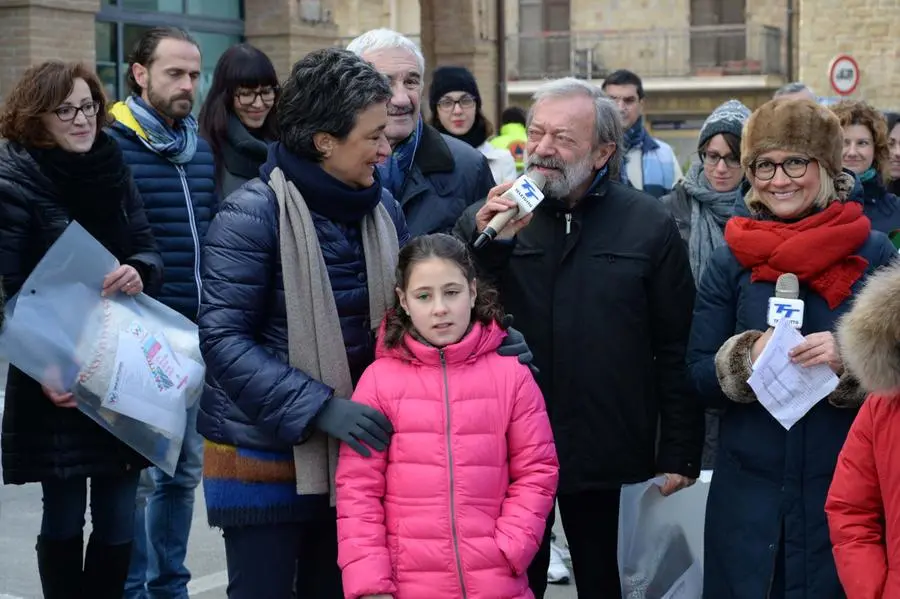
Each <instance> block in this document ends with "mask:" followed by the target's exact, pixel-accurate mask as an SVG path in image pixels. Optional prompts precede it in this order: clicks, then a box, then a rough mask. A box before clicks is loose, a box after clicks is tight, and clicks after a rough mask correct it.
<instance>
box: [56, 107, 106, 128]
mask: <svg viewBox="0 0 900 599" xmlns="http://www.w3.org/2000/svg"><path fill="white" fill-rule="evenodd" d="M99 110H100V102H87V103H85V104H82V105H81V106H69V105H67V106H60V107H59V108H57V109H56V110H54V111H53V114H55V115H56V118H58V119H59V120H61V121H62V122H64V123H66V122H69V121H74V120H75V117H77V116H78V113H79V112H80V113H82V114H84V116H86V117H87V118H92V117H95V116H97V112H98V111H99Z"/></svg>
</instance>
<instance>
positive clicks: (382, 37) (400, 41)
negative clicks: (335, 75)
mask: <svg viewBox="0 0 900 599" xmlns="http://www.w3.org/2000/svg"><path fill="white" fill-rule="evenodd" d="M347 49H348V50H350V51H351V52H353V53H354V54H356V55H357V56H362V55H363V54H365V53H366V52H374V51H376V50H393V49H400V50H406V51H407V52H409V53H411V54H412V55H413V56H415V57H416V62H417V63H418V64H419V74H420V75H422V77H425V57H424V56H423V55H422V50H420V49H419V46H418V45H416V43H415V42H414V41H412V40H411V39H409V38H408V37H406V36H405V35H403V34H401V33H397V32H396V31H394V30H393V29H371V30H369V31H366V32H365V33H363V34H362V35H360V36H359V37H357V38H356V39H354V40H353V41H352V42H350V43H349V44H347Z"/></svg>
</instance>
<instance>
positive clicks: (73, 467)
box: [0, 62, 162, 599]
mask: <svg viewBox="0 0 900 599" xmlns="http://www.w3.org/2000/svg"><path fill="white" fill-rule="evenodd" d="M105 123H106V98H105V97H104V94H103V86H102V84H101V83H100V80H99V79H98V78H97V76H96V75H95V74H94V73H93V71H91V70H90V69H88V68H87V67H85V66H84V65H80V64H65V63H62V62H46V63H43V64H41V65H37V66H34V67H32V68H30V69H28V70H27V71H26V72H25V74H24V75H23V76H22V79H21V80H20V81H19V83H18V84H17V85H16V86H15V87H14V88H13V89H12V91H11V92H10V94H9V96H8V97H7V100H6V104H5V105H4V106H3V108H2V111H0V138H4V139H3V141H0V280H2V285H3V291H5V292H6V295H7V296H12V295H14V294H15V293H17V292H18V291H19V290H20V289H21V287H22V284H23V283H24V282H25V280H26V279H27V278H28V275H29V274H30V273H31V271H32V270H33V269H34V268H35V266H37V264H38V262H39V261H40V259H41V257H42V256H43V255H44V253H45V252H46V251H47V250H48V249H49V248H50V246H51V245H52V244H53V243H54V242H55V241H56V239H57V238H58V237H59V236H60V235H61V234H62V233H63V231H65V229H66V227H67V226H68V225H69V223H71V222H72V221H77V222H78V223H79V224H80V225H81V226H83V227H84V228H85V229H87V231H88V232H89V233H91V234H92V235H93V236H94V237H95V238H97V239H98V240H99V241H100V242H101V243H102V244H103V245H104V246H105V247H106V248H107V249H108V250H109V251H110V252H111V253H112V254H113V255H114V256H115V257H116V258H117V259H118V260H119V263H120V264H121V266H119V267H118V268H116V269H115V270H114V271H113V272H111V273H109V275H108V276H107V277H106V280H105V281H104V283H103V289H98V290H97V294H98V295H99V294H100V293H101V292H102V293H103V294H105V295H111V294H114V293H125V294H128V295H137V294H138V293H141V292H142V291H150V292H152V291H153V290H154V289H155V288H156V287H157V286H158V284H159V283H160V275H161V272H162V259H161V258H160V256H159V253H158V252H157V249H156V242H155V240H154V238H153V234H152V233H151V231H150V226H149V224H148V222H147V217H146V215H145V214H144V205H143V202H142V201H141V197H140V195H139V194H138V191H137V188H136V187H135V184H134V180H133V179H132V177H131V172H130V171H129V169H128V167H127V166H126V165H125V162H124V160H123V158H122V152H121V150H119V146H118V144H116V142H115V141H113V140H112V139H111V138H110V137H108V136H107V135H106V133H104V132H103V130H102V127H103V125H104V124H105ZM59 391H60V390H58V389H56V390H54V389H50V388H48V387H44V388H42V387H41V384H40V383H39V382H37V381H35V380H33V379H31V378H29V377H28V376H27V375H25V374H24V373H22V372H21V371H19V370H18V369H16V368H15V367H10V371H9V379H8V381H7V385H6V410H5V413H4V418H3V479H4V482H5V483H7V484H24V483H30V482H40V483H41V486H42V487H43V494H44V495H43V499H44V511H43V517H42V520H41V533H40V536H39V537H38V542H37V554H38V570H39V572H40V576H41V585H42V587H43V591H44V597H47V598H48V599H63V598H67V597H72V598H76V597H77V598H80V597H94V598H104V599H106V598H108V599H120V598H121V596H122V590H123V587H124V584H125V577H126V575H127V573H128V564H129V560H130V558H131V544H132V539H133V535H134V502H135V494H136V492H137V484H138V475H139V473H140V471H141V469H143V468H144V467H146V465H147V462H146V461H145V460H144V458H142V457H141V456H139V455H138V454H136V453H135V452H134V451H132V450H131V449H130V448H129V447H128V446H127V445H125V444H124V443H122V442H121V441H119V440H118V439H116V438H115V437H114V436H112V435H111V434H110V433H108V432H107V431H105V430H104V429H102V428H101V427H100V426H99V425H98V424H96V423H95V422H94V421H93V420H91V419H90V418H88V417H87V416H85V415H84V414H82V413H81V412H80V411H78V410H77V409H73V408H76V405H77V404H76V403H75V400H74V398H73V397H72V394H71V393H60V392H59ZM88 481H90V488H91V490H90V504H91V521H92V525H93V531H92V532H91V537H90V541H89V542H88V546H87V554H86V555H85V556H83V555H82V553H83V535H84V532H83V528H84V514H85V510H86V509H87V484H88ZM82 558H83V559H82Z"/></svg>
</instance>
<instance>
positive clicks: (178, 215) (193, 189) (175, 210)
mask: <svg viewBox="0 0 900 599" xmlns="http://www.w3.org/2000/svg"><path fill="white" fill-rule="evenodd" d="M120 106H124V104H122V103H119V104H117V105H116V107H114V109H113V112H114V114H115V115H116V118H117V119H120V120H119V121H117V122H116V123H114V124H113V125H112V127H110V129H109V134H110V136H112V137H113V139H115V140H116V141H117V142H119V147H120V148H122V154H123V155H124V156H125V163H126V164H127V165H128V166H129V167H131V173H132V176H133V177H134V181H135V183H136V184H137V186H138V190H140V192H141V197H142V198H143V200H144V209H145V211H146V213H147V219H148V220H149V221H150V227H151V228H152V230H153V236H154V237H155V238H156V242H157V245H158V246H159V252H160V254H161V255H162V259H163V286H162V290H161V291H160V293H159V295H158V296H157V299H158V300H159V301H161V302H162V303H164V304H165V305H167V306H169V307H170V308H172V309H173V310H175V311H177V312H180V313H181V314H183V315H185V316H186V317H188V318H190V319H191V320H196V319H197V311H198V309H199V306H200V254H201V252H200V248H201V246H202V244H203V239H204V237H205V236H206V230H207V229H208V228H209V224H210V222H212V218H213V216H214V215H215V212H216V205H217V203H218V200H217V198H216V172H215V171H216V169H215V159H214V158H213V153H212V151H211V150H210V148H209V144H208V143H206V142H205V141H204V140H202V139H198V140H197V152H196V154H194V158H193V159H192V160H191V161H190V162H189V163H187V164H185V165H182V166H179V165H176V164H173V163H171V162H169V161H168V160H166V159H165V158H163V157H162V156H160V155H159V154H156V153H155V152H153V151H152V150H150V149H149V148H148V147H147V146H146V145H144V143H143V142H142V141H141V140H140V138H139V137H138V133H137V132H136V131H135V129H134V127H138V128H139V127H140V126H139V125H137V123H136V122H129V120H128V116H129V114H130V113H129V114H125V113H123V112H122V110H121V108H118V107H120ZM133 120H134V119H133V118H132V119H131V121H133Z"/></svg>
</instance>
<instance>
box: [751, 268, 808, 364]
mask: <svg viewBox="0 0 900 599" xmlns="http://www.w3.org/2000/svg"><path fill="white" fill-rule="evenodd" d="M804 309H805V304H804V303H803V300H802V299H800V279H798V278H797V275H795V274H793V273H790V272H787V273H784V274H783V275H781V276H780V277H778V280H777V281H776V282H775V297H770V298H769V312H768V314H767V315H766V322H767V323H768V325H769V330H767V331H766V332H765V333H763V335H762V337H760V338H759V339H757V340H756V343H754V344H753V348H752V349H751V351H750V359H751V360H752V361H753V362H756V359H757V358H759V354H761V353H762V351H763V349H765V347H766V344H768V343H769V339H771V338H772V333H773V332H774V331H775V326H776V325H777V324H778V323H779V322H781V321H782V320H789V321H790V323H791V326H793V327H794V328H795V329H800V328H801V327H802V326H803V311H804Z"/></svg>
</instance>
